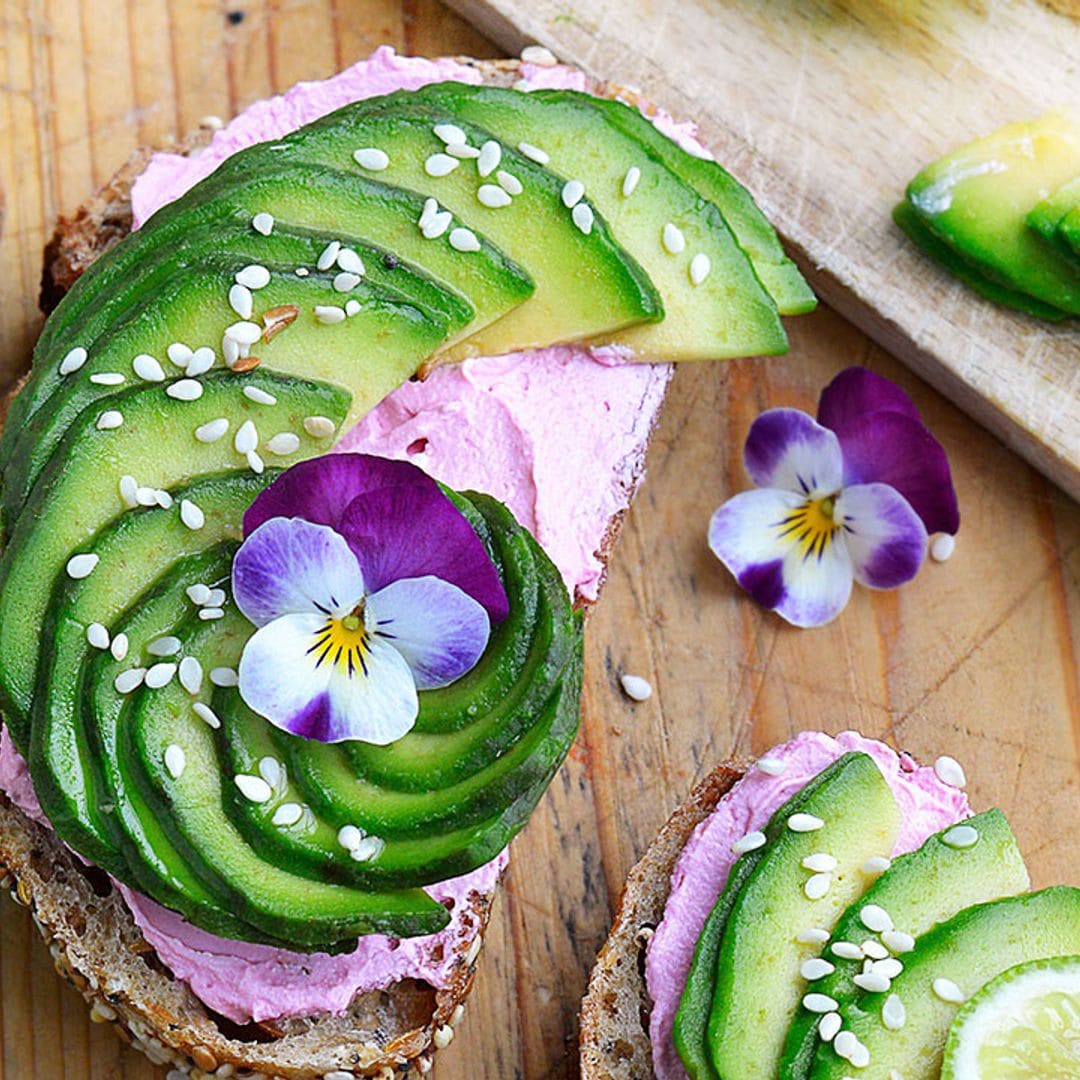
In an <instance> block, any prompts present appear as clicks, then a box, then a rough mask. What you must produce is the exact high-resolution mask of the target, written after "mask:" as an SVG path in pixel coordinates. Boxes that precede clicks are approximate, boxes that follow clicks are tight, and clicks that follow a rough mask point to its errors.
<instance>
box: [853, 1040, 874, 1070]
mask: <svg viewBox="0 0 1080 1080" xmlns="http://www.w3.org/2000/svg"><path fill="white" fill-rule="evenodd" d="M848 1061H850V1062H851V1064H852V1065H854V1066H855V1068H856V1069H865V1068H866V1066H867V1065H869V1064H870V1051H869V1050H867V1049H866V1047H865V1046H863V1044H862V1043H859V1044H858V1045H857V1046H856V1047H855V1049H854V1050H853V1051H852V1052H851V1057H849V1058H848Z"/></svg>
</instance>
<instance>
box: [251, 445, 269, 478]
mask: <svg viewBox="0 0 1080 1080" xmlns="http://www.w3.org/2000/svg"><path fill="white" fill-rule="evenodd" d="M247 463H248V468H249V469H250V470H251V471H252V472H253V473H254V474H255V475H256V476H262V474H263V470H264V469H265V468H266V462H264V461H263V459H262V458H261V457H260V456H259V451H258V450H249V451H248V453H247Z"/></svg>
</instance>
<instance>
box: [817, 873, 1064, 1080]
mask: <svg viewBox="0 0 1080 1080" xmlns="http://www.w3.org/2000/svg"><path fill="white" fill-rule="evenodd" d="M1078 940H1080V889H1075V888H1070V887H1069V886H1064V885H1060V886H1055V887H1053V888H1049V889H1044V890H1043V891H1042V892H1037V893H1028V894H1026V895H1023V896H1012V897H1008V898H1006V899H1003V900H993V901H991V902H989V903H986V904H976V905H974V906H973V907H968V908H965V909H964V910H963V911H961V912H959V913H958V914H956V915H954V916H953V917H952V918H951V919H949V920H948V921H947V922H944V923H940V924H939V925H938V926H936V927H934V928H933V929H932V930H931V931H930V932H929V933H927V934H924V935H923V936H922V937H920V938H919V939H918V942H917V943H916V946H915V951H914V952H911V953H907V954H905V956H904V959H903V963H904V970H903V971H902V972H901V973H900V974H899V975H897V976H896V978H894V979H893V980H892V986H891V989H890V992H889V993H888V994H884V993H878V994H875V993H869V992H864V993H862V994H861V995H860V996H859V997H858V998H857V999H856V1000H855V1001H853V1002H850V1003H848V1004H846V1005H844V1006H843V1007H842V1008H841V1010H840V1016H841V1019H842V1021H843V1030H845V1031H849V1032H852V1033H853V1034H854V1036H855V1037H856V1038H857V1039H858V1041H859V1042H860V1043H861V1044H862V1045H863V1046H864V1047H866V1049H867V1051H869V1055H870V1064H869V1065H868V1066H867V1067H865V1068H862V1069H859V1070H858V1073H859V1076H860V1077H861V1078H863V1080H888V1078H889V1077H890V1075H895V1074H896V1073H899V1074H900V1075H901V1076H903V1077H904V1080H936V1078H937V1076H938V1074H939V1072H940V1069H941V1059H942V1054H943V1051H944V1048H945V1040H946V1038H947V1036H948V1033H949V1026H950V1024H951V1023H952V1020H953V1017H954V1016H955V1015H956V1012H957V1009H958V1007H959V1006H958V1004H957V1003H956V1002H954V1001H951V1000H945V999H944V998H943V997H941V996H939V994H938V993H937V991H936V990H935V989H934V986H935V984H936V983H938V980H940V979H945V980H949V981H950V982H951V983H953V984H954V986H955V987H957V988H959V989H960V991H961V993H962V994H963V995H965V996H967V997H970V996H971V995H972V994H974V993H975V992H976V991H977V990H978V989H980V988H981V987H982V986H984V985H985V984H986V983H988V982H989V981H990V980H991V979H992V978H994V977H995V976H997V975H1000V974H1001V973H1002V972H1003V971H1006V970H1008V969H1009V968H1011V967H1014V966H1015V965H1017V964H1022V963H1025V962H1027V961H1029V960H1042V959H1047V958H1049V957H1054V956H1066V955H1069V954H1071V953H1074V952H1075V951H1076V942H1077V941H1078ZM938 986H939V987H940V988H941V989H945V990H948V989H949V988H948V987H941V984H940V983H938ZM892 995H895V996H896V997H897V998H898V999H899V1000H900V1001H901V1002H902V1003H903V1006H904V1011H905V1013H906V1020H905V1022H904V1025H903V1027H902V1028H900V1029H899V1030H891V1029H890V1028H889V1027H887V1026H886V1025H885V1023H884V1022H883V1020H882V1009H883V1007H884V1004H885V1001H886V1000H888V999H889V998H890V997H891V996H892ZM947 996H948V994H947V993H946V997H947ZM834 1047H835V1039H834V1040H833V1042H832V1043H825V1044H822V1045H821V1046H819V1047H818V1052H817V1056H816V1058H815V1060H814V1068H813V1071H812V1073H811V1074H810V1075H811V1076H812V1077H813V1080H842V1078H843V1077H845V1076H850V1075H851V1072H852V1066H851V1064H850V1063H849V1062H848V1061H846V1060H844V1059H843V1058H841V1057H840V1056H839V1055H838V1054H837V1053H836V1050H835V1049H834Z"/></svg>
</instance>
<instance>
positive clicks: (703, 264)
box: [690, 251, 712, 285]
mask: <svg viewBox="0 0 1080 1080" xmlns="http://www.w3.org/2000/svg"><path fill="white" fill-rule="evenodd" d="M710 270H712V260H711V259H710V258H709V256H708V255H706V254H705V252H704V251H699V252H698V253H697V254H696V255H695V256H694V257H693V258H692V259H691V260H690V284H691V285H700V284H701V283H702V282H703V281H704V280H705V279H706V278H707V277H708V276H709V271H710Z"/></svg>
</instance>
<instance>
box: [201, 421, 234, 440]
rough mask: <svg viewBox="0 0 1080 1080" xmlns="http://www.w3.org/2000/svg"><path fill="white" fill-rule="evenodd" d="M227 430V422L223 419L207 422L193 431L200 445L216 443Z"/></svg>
mask: <svg viewBox="0 0 1080 1080" xmlns="http://www.w3.org/2000/svg"><path fill="white" fill-rule="evenodd" d="M228 430H229V421H228V420H227V419H226V418H225V417H224V416H222V417H219V418H218V419H217V420H209V421H207V423H205V424H200V425H199V426H198V427H197V428H196V429H195V438H196V439H198V440H199V442H201V443H212V442H217V441H218V439H220V438H221V437H222V436H223V435H224V434H225V433H226V432H227V431H228Z"/></svg>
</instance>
